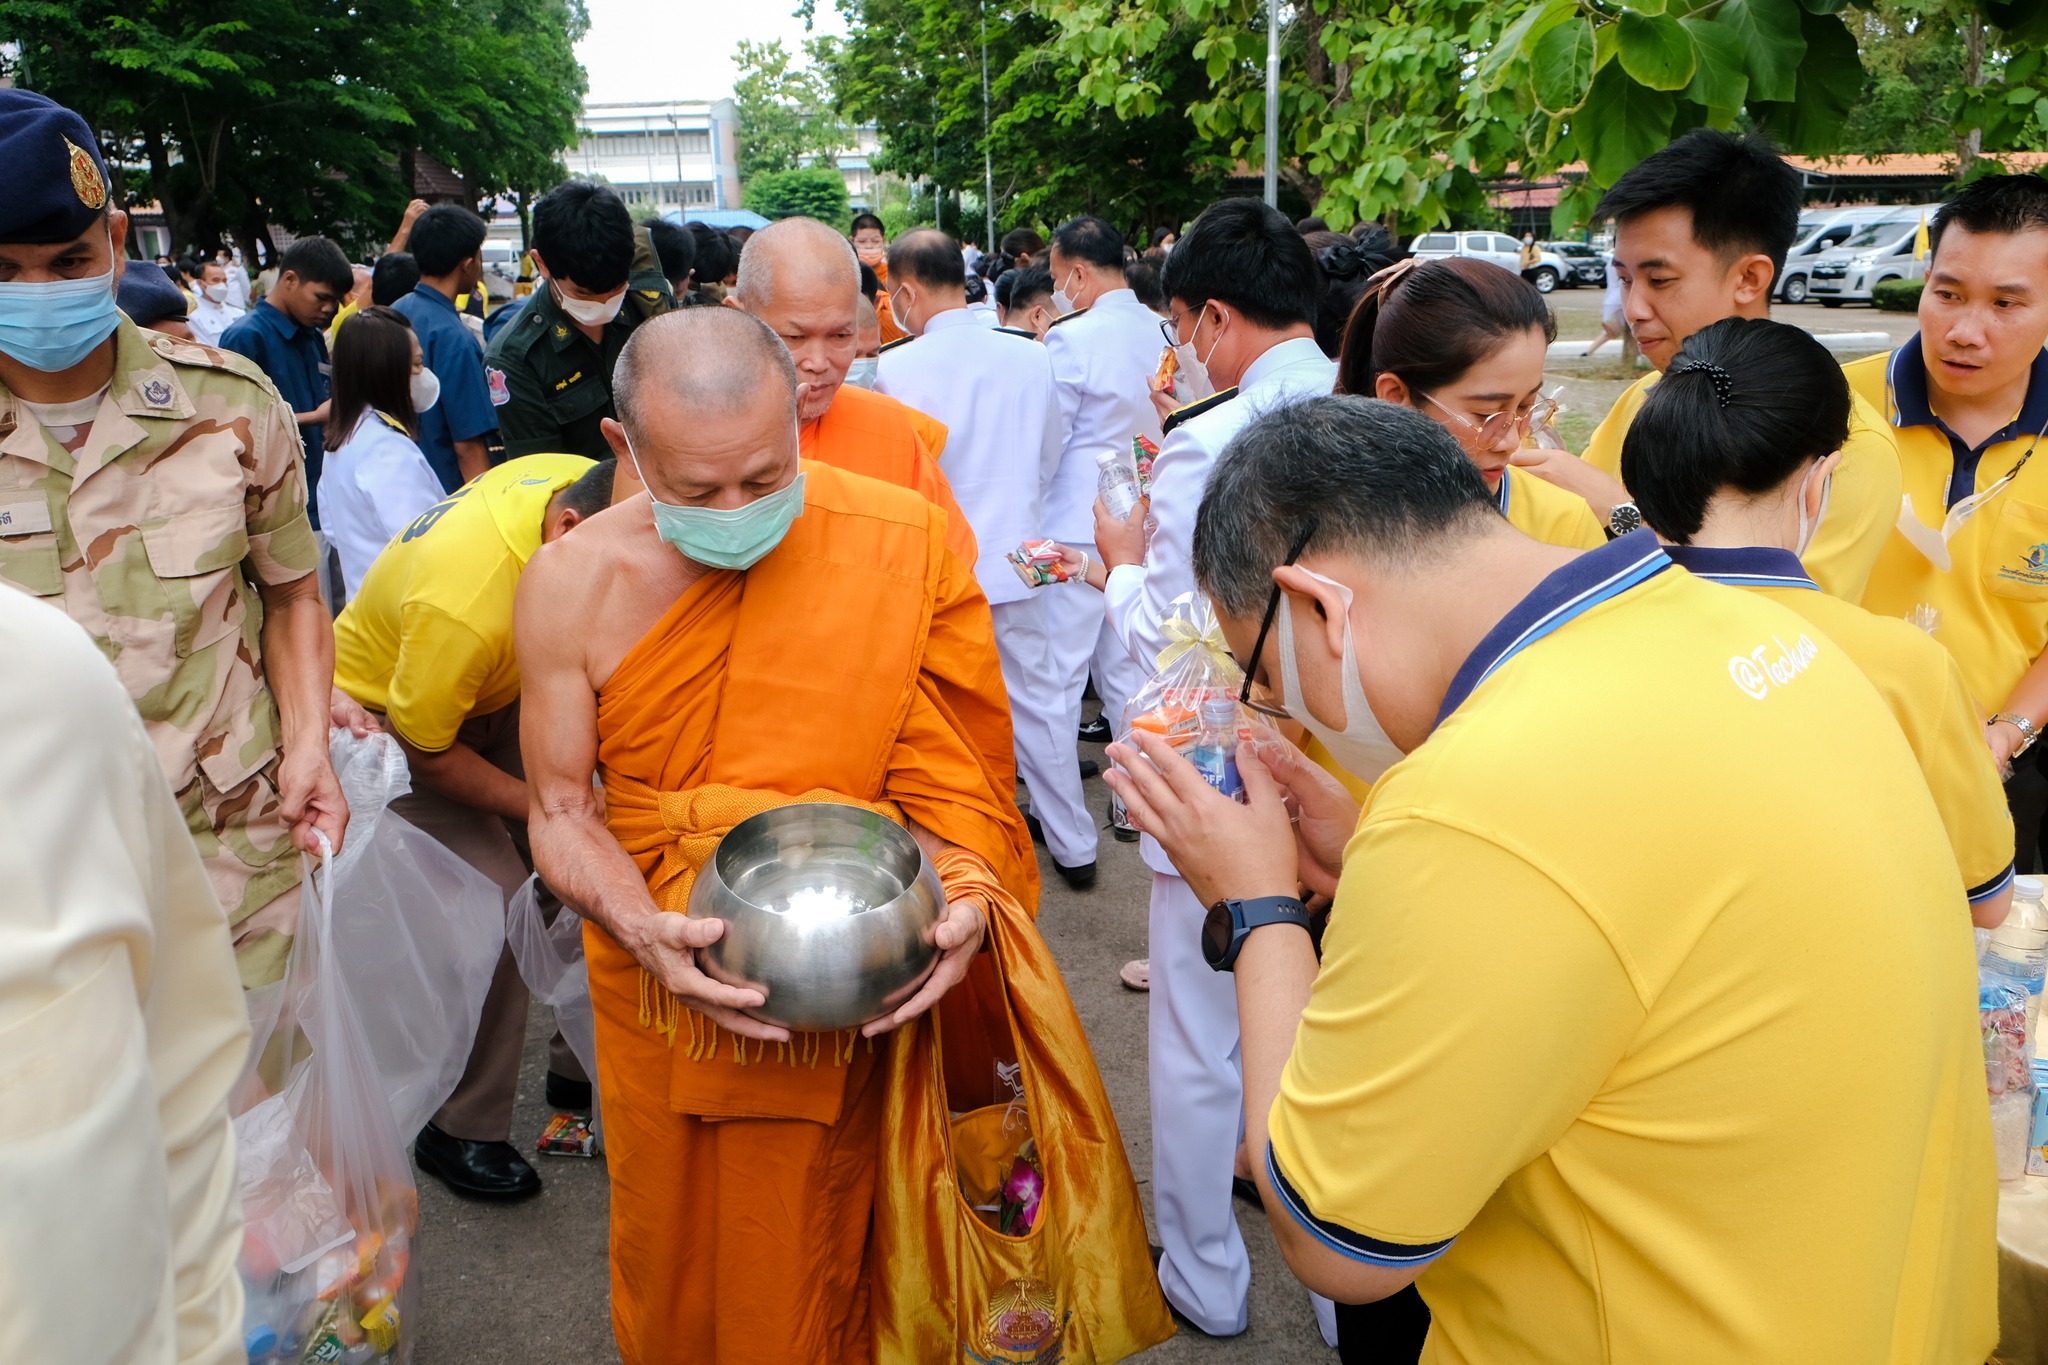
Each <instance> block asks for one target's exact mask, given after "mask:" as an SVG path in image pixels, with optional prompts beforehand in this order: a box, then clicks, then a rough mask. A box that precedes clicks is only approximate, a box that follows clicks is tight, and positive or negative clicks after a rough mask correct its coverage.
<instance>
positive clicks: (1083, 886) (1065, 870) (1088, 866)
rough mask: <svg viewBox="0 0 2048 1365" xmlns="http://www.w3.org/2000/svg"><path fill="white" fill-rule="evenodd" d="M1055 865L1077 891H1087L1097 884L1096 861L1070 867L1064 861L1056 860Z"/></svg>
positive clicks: (1068, 883) (1069, 884)
mask: <svg viewBox="0 0 2048 1365" xmlns="http://www.w3.org/2000/svg"><path fill="white" fill-rule="evenodd" d="M1053 867H1054V868H1055V869H1057V870H1058V872H1059V874H1060V876H1061V878H1063V879H1064V880H1065V881H1066V883H1067V885H1068V886H1071V887H1073V888H1074V889H1075V890H1076V891H1086V890H1087V889H1088V888H1089V887H1091V886H1093V885H1095V864H1094V863H1083V864H1081V865H1080V866H1079V867H1068V866H1066V865H1065V864H1064V863H1057V862H1056V863H1054V864H1053Z"/></svg>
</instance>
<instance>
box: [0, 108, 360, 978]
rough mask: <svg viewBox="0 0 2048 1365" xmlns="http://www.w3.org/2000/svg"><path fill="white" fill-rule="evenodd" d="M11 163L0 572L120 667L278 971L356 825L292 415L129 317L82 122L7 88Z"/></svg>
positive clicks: (2, 357) (230, 363)
mask: <svg viewBox="0 0 2048 1365" xmlns="http://www.w3.org/2000/svg"><path fill="white" fill-rule="evenodd" d="M0 165H5V166H7V167H8V168H9V172H10V173H9V182H10V191H9V195H8V196H7V197H6V198H5V199H0V284H4V285H7V286H9V287H8V288H6V289H0V583H4V584H7V585H9V586H11V587H12V588H16V589H19V590H21V591H23V592H26V593H30V594H32V595H34V596H36V597H40V598H42V599H43V600H44V601H46V602H49V603H51V604H52V605H54V606H56V607H58V608H59V609H61V610H63V611H64V612H66V613H67V614H68V615H70V616H71V618H72V619H73V620H75V621H77V622H78V623H79V624H80V625H82V626H84V627H85V628H86V630H87V631H89V632H90V633H91V634H92V636H93V638H94V640H96V641H97V642H98V644H99V647H100V649H101V650H102V651H103V652H104V653H105V654H106V655H107V657H108V658H109V659H111V660H112V661H113V663H114V667H115V669H116V670H117V671H118V672H119V674H120V677H121V681H122V683H123V684H124V685H125V686H126V687H127V689H128V693H129V695H130V696H131V697H133V698H134V699H135V704H136V707H137V708H138V709H139V710H140V712H141V713H142V719H143V721H144V723H145V726H146V728H147V730H148V732H149V736H150V738H151V740H153V741H154V743H155V745H156V751H157V757H158V758H159V759H160V760H161V761H162V764H163V770H164V773H165V774H166V776H167V777H168V778H169V779H170V784H171V788H172V790H173V791H174V792H176V794H177V798H178V803H179V805H180V807H181V808H182V809H183V811H184V814H185V820H186V823H187V825H188V826H189V827H190V828H191V831H192V836H193V838H194V840H195V841H196V842H197V843H198V846H199V852H200V855H201V857H202V858H203V859H204V860H205V863H206V867H207V871H208V874H209V876H210V878H211V880H212V883H213V889H214V891H215V893H216V894H217V895H218V896H219V897H220V900H221V904H222V905H223V906H224V907H225V908H226V910H227V914H228V921H229V923H230V925H232V926H233V928H234V937H235V946H236V955H237V958H238V960H239V962H240V966H241V970H242V980H243V984H244V985H245V986H255V985H261V984H264V983H266V982H268V981H273V980H276V979H277V978H278V977H279V976H281V975H282V973H283V969H284V957H285V951H286V949H287V948H288V946H289V943H290V932H291V929H292V927H293V925H294V923H295V921H296V907H297V896H296V894H295V892H296V888H297V886H298V882H299V859H298V850H299V849H301V848H304V849H312V848H315V847H317V840H316V836H315V833H314V831H315V829H316V828H318V829H320V830H322V831H324V832H325V833H326V834H327V835H328V837H329V838H330V839H331V840H332V841H333V842H334V844H335V845H336V846H337V847H339V846H340V843H341V836H342V833H343V830H344V828H345V826H346V822H347V818H348V814H347V808H346V806H345V805H344V804H343V801H342V798H341V791H340V787H339V785H338V784H337V782H336V781H335V777H334V772H333V769H332V768H331V766H330V765H329V763H328V760H327V727H328V720H329V715H330V698H331V689H332V685H333V675H334V635H333V628H332V625H331V623H330V621H329V620H328V616H327V611H326V607H325V605H324V603H323V602H322V601H321V598H320V592H319V588H318V585H317V579H316V578H315V577H314V575H313V569H314V567H315V563H316V549H315V542H314V538H313V531H312V527H311V525H310V524H309V523H308V521H307V518H306V488H305V475H304V471H303V469H302V467H301V459H300V446H299V438H298V432H297V430H296V429H295V427H294V424H293V420H292V414H291V412H290V411H289V410H288V409H287V408H286V407H285V406H284V404H283V403H282V401H281V400H280V399H279V398H278V396H277V393H276V391H275V390H274V389H273V388H272V387H271V386H270V383H269V381H268V380H266V379H265V378H264V376H263V373H262V371H260V370H258V369H257V368H256V366H255V365H253V364H252V363H250V362H249V361H246V360H244V359H242V358H241V357H240V356H236V355H231V354H228V353H226V352H223V351H217V350H213V349H210V348H208V347H203V346H200V345H197V344H196V343H193V342H189V341H181V340H178V339H176V338H172V337H168V336H164V335H162V334H161V333H156V332H147V331H144V330H142V329H140V328H138V327H136V326H135V325H134V324H133V323H131V322H129V321H128V320H127V319H126V318H125V317H123V316H122V315H121V314H120V313H119V312H117V311H115V308H114V304H113V299H114V292H113V291H114V287H115V285H116V284H117V283H118V280H119V277H120V274H121V264H122V248H123V246H124V244H125V241H126V237H127V216H126V215H125V214H123V213H122V212H120V211H119V210H118V209H109V208H108V207H107V181H106V169H105V166H104V164H103V163H102V162H101V160H100V157H99V150H98V143H97V141H96V140H95V138H94V137H93V135H92V132H91V130H90V129H89V128H88V127H87V126H86V124H85V123H84V121H83V120H81V119H80V118H79V117H78V116H77V115H76V114H74V113H72V112H71V111H69V110H67V109H64V108H62V107H61V106H58V105H56V104H53V103H51V102H50V101H49V100H47V99H45V98H43V97H42V96H40V95H35V94H31V93H29V92H27V91H22V90H0Z"/></svg>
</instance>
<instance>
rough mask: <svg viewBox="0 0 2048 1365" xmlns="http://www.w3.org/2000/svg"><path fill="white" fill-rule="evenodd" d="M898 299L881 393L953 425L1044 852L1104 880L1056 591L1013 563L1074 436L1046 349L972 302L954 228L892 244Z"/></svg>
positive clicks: (951, 458) (1082, 881)
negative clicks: (1060, 649)
mask: <svg viewBox="0 0 2048 1365" xmlns="http://www.w3.org/2000/svg"><path fill="white" fill-rule="evenodd" d="M889 306H890V311H891V315H892V316H893V317H894V318H895V319H896V323H897V325H898V326H900V327H902V328H903V329H904V330H905V331H907V332H909V333H910V336H909V337H908V338H905V339H902V340H899V341H895V342H892V343H890V344H889V345H887V346H884V347H883V348H882V365H881V371H880V373H879V375H878V376H877V377H876V380H875V388H876V391H877V392H880V393H885V394H887V395H889V396H890V397H891V398H895V399H898V400H900V401H902V402H905V403H908V404H909V405H910V406H911V407H913V408H916V409H917V410H918V411H920V412H924V413H929V414H930V415H931V416H933V417H936V418H938V419H939V420H940V421H941V422H944V423H945V424H946V427H947V429H948V431H949V432H950V435H949V436H948V437H947V439H946V450H945V453H944V455H942V456H941V457H940V459H939V468H940V469H941V470H943V471H944V472H945V475H946V479H947V481H948V482H950V483H951V484H952V485H953V496H954V498H955V499H956V500H957V501H958V502H959V504H960V507H961V509H962V510H963V511H965V512H966V514H967V520H968V522H969V523H970V524H971V525H972V526H973V527H974V537H975V541H976V543H977V545H978V546H979V548H980V558H979V559H978V560H977V561H976V563H975V568H974V574H975V578H976V579H977V580H978V581H979V582H980V584H981V590H982V592H983V593H984V594H985V595H986V596H987V597H988V601H989V612H990V614H991V615H992V616H993V617H994V618H995V627H996V650H997V652H998V653H999V654H1000V655H1001V656H1002V663H1003V683H1004V686H1005V687H1006V688H1007V690H1008V691H1009V694H1010V724H1011V729H1012V732H1013V734H1014V735H1015V738H1016V744H1017V771H1018V773H1019V775H1021V776H1022V777H1023V779H1024V785H1025V786H1026V787H1027V788H1028V789H1029V790H1030V792H1031V809H1032V813H1033V814H1034V815H1035V816H1036V817H1037V819H1038V822H1039V825H1040V826H1041V828H1042V829H1043V830H1044V832H1045V844H1046V848H1047V849H1048V850H1049V851H1050V852H1051V854H1052V859H1053V863H1054V865H1055V866H1056V867H1058V869H1059V871H1060V875H1061V876H1062V877H1064V878H1065V879H1066V881H1067V883H1068V884H1069V885H1070V886H1074V887H1084V886H1088V885H1091V884H1092V883H1093V882H1094V880H1095V843H1096V840H1095V822H1094V820H1093V819H1092V818H1090V816H1089V814H1088V807H1087V804H1086V802H1085V801H1084V800H1083V798H1082V795H1081V772H1080V767H1079V756H1078V751H1077V750H1076V748H1075V741H1074V722H1073V721H1072V720H1071V719H1070V718H1069V717H1068V715H1067V711H1066V707H1065V705H1064V703H1063V702H1062V700H1061V698H1062V695H1063V684H1062V677H1061V675H1060V673H1059V666H1058V664H1057V662H1056V660H1055V658H1054V654H1053V648H1052V640H1051V638H1050V635H1049V633H1048V624H1047V619H1046V611H1045V604H1044V601H1043V597H1044V593H1043V592H1038V593H1034V591H1033V590H1032V589H1030V588H1027V587H1025V586H1024V582H1023V580H1022V579H1020V578H1018V577H1017V574H1016V571H1015V570H1014V569H1012V568H1011V567H1010V564H1009V562H1008V560H1006V559H1005V558H1004V556H1005V555H1007V554H1008V553H1009V552H1010V551H1011V550H1014V549H1016V548H1017V546H1018V545H1020V544H1021V543H1023V542H1024V541H1026V540H1031V539H1036V538H1038V537H1041V536H1043V535H1045V533H1046V532H1045V496H1046V490H1047V489H1048V488H1049V487H1051V485H1052V481H1053V476H1054V474H1055V473H1056V472H1057V471H1058V469H1059V463H1060V452H1061V450H1062V448H1063V447H1064V445H1065V440H1064V432H1063V430H1062V428H1061V425H1060V404H1059V398H1058V396H1057V394H1056V393H1055V392H1054V385H1053V377H1052V362H1051V361H1050V360H1049V359H1047V357H1046V353H1045V348H1044V347H1042V346H1036V345H1033V344H1032V343H1031V342H1030V341H1028V340H1026V339H1025V338H1023V337H1018V336H1012V335H1010V334H1008V333H1005V332H999V331H997V330H996V326H995V317H994V315H993V314H990V313H983V312H976V311H973V310H970V309H969V308H968V307H967V271H966V267H965V266H963V265H962V264H961V261H960V248H959V247H958V246H956V245H955V244H954V242H953V239H952V238H951V237H948V236H947V235H946V234H945V233H943V232H938V231H935V230H932V229H923V230H920V231H917V232H909V233H905V234H904V235H903V236H901V237H898V238H897V239H896V240H895V241H894V242H891V243H890V244H889Z"/></svg>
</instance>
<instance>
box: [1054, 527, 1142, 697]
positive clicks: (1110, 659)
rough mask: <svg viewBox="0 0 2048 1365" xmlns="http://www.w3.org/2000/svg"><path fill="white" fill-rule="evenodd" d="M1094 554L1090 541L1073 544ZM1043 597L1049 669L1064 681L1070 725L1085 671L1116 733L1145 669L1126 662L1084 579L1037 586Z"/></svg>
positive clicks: (1097, 594)
mask: <svg viewBox="0 0 2048 1365" xmlns="http://www.w3.org/2000/svg"><path fill="white" fill-rule="evenodd" d="M1076 548H1078V549H1084V550H1086V551H1087V552H1088V553H1089V554H1090V555H1091V556H1092V555H1093V554H1094V553H1095V547H1094V546H1092V545H1083V546H1078V547H1076ZM1039 592H1040V595H1041V596H1043V597H1044V599H1045V613H1046V629H1047V630H1048V631H1049V632H1050V633H1051V635H1052V652H1053V660H1054V668H1055V669H1056V671H1057V672H1058V673H1059V675H1060V677H1061V678H1062V679H1063V680H1064V681H1065V685H1066V693H1065V696H1066V698H1067V701H1068V705H1069V708H1070V709H1071V710H1072V712H1073V716H1074V728H1075V729H1076V730H1078V729H1080V727H1081V693H1082V692H1083V691H1084V690H1085V689H1086V687H1087V683H1088V675H1089V674H1090V673H1093V674H1094V675H1095V695H1096V696H1098V697H1100V698H1102V715H1103V719H1105V720H1107V721H1108V722H1109V728H1110V729H1111V731H1112V732H1114V733H1115V734H1118V735H1121V734H1122V733H1123V730H1124V705H1125V703H1127V702H1129V701H1130V699H1131V698H1132V697H1133V696H1135V695H1137V692H1138V689H1139V688H1141V687H1143V686H1144V685H1145V684H1146V682H1147V681H1148V680H1149V676H1148V674H1147V672H1146V670H1144V669H1142V668H1140V667H1138V665H1137V664H1136V663H1135V662H1133V661H1132V659H1131V652H1130V651H1129V650H1128V649H1125V648H1124V643H1123V641H1122V640H1119V639H1118V638H1117V634H1116V631H1115V630H1113V629H1112V628H1111V627H1110V624H1109V621H1108V619H1107V617H1106V616H1105V614H1104V612H1103V598H1102V593H1101V592H1100V591H1098V590H1097V589H1095V588H1091V587H1089V586H1088V585H1087V584H1086V583H1061V584H1056V585H1054V586H1052V587H1048V588H1041V589H1040V590H1039Z"/></svg>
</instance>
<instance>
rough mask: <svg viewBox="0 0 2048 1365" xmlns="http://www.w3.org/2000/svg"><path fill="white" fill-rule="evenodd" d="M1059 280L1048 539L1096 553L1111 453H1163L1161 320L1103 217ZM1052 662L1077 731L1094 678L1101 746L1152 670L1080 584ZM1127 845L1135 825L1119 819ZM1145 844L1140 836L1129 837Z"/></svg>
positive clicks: (1048, 603) (1084, 229)
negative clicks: (1156, 386) (1101, 469)
mask: <svg viewBox="0 0 2048 1365" xmlns="http://www.w3.org/2000/svg"><path fill="white" fill-rule="evenodd" d="M1052 278H1053V282H1054V287H1055V290H1056V291H1057V293H1058V294H1059V295H1061V296H1064V298H1065V299H1066V301H1067V302H1068V304H1069V305H1070V306H1071V311H1069V312H1067V313H1066V314H1064V315H1063V316H1061V317H1060V319H1059V320H1058V321H1057V322H1055V323H1054V324H1053V325H1052V327H1051V329H1050V330H1048V331H1047V332H1046V334H1045V353H1046V355H1047V356H1049V357H1051V359H1052V375H1053V380H1054V382H1055V383H1057V384H1058V385H1059V396H1060V419H1061V421H1062V422H1063V423H1064V424H1065V426H1066V429H1067V444H1066V449H1065V451H1064V453H1062V454H1061V456H1060V467H1059V473H1058V474H1056V475H1055V476H1054V477H1053V486H1052V490H1051V491H1050V492H1049V493H1047V494H1046V500H1045V534H1046V535H1048V536H1050V537H1052V538H1053V539H1054V540H1057V541H1059V542H1060V543H1062V544H1064V545H1071V546H1074V547H1076V548H1078V549H1082V550H1085V551H1086V552H1088V554H1089V555H1090V556H1093V555H1094V553H1095V490H1096V480H1097V477H1098V475H1097V465H1096V460H1097V458H1098V457H1099V456H1100V455H1101V454H1102V452H1103V451H1105V450H1113V451H1116V452H1117V453H1118V455H1119V457H1120V458H1122V459H1124V460H1126V461H1128V460H1130V459H1131V457H1132V456H1131V442H1132V438H1133V437H1137V436H1143V437H1144V438H1146V439H1147V440H1149V441H1151V442H1152V443H1153V444H1155V445H1157V444H1158V442H1159V440H1160V431H1159V412H1158V410H1157V409H1156V408H1155V407H1153V405H1152V391H1151V389H1150V387H1148V381H1149V380H1150V379H1151V377H1152V375H1153V373H1154V372H1155V371H1156V370H1157V369H1158V367H1159V352H1160V348H1161V347H1162V346H1163V345H1164V344H1165V339H1164V337H1163V336H1162V335H1161V334H1160V330H1159V315H1158V314H1157V313H1155V312H1153V311H1152V310H1151V309H1150V308H1147V307H1146V306H1145V305H1144V304H1142V303H1140V302H1139V301H1138V296H1137V295H1136V294H1135V293H1133V292H1132V291H1131V289H1130V287H1129V285H1127V284H1126V283H1125V282H1124V239H1123V238H1122V237H1121V236H1120V235H1118V233H1117V230H1116V229H1115V228H1113V227H1111V226H1110V225H1109V224H1108V223H1106V222H1104V221H1103V220H1102V219H1100V218H1093V217H1082V218H1075V219H1072V220H1071V221H1069V222H1066V223H1063V224H1061V225H1060V227H1059V229H1058V230H1057V231H1055V232H1054V233H1053V235H1052ZM1045 607H1046V615H1047V618H1048V619H1047V627H1048V630H1049V631H1050V633H1051V635H1052V641H1053V659H1054V663H1055V666H1056V667H1057V669H1058V671H1059V675H1060V677H1061V678H1062V679H1063V680H1064V686H1065V688H1066V691H1065V693H1064V695H1063V698H1062V700H1063V701H1064V702H1065V704H1066V706H1067V710H1068V713H1069V714H1070V715H1071V716H1072V717H1073V720H1074V724H1075V725H1076V727H1079V725H1080V719H1081V693H1082V691H1083V689H1084V688H1085V687H1086V686H1087V683H1088V675H1089V673H1090V672H1091V671H1092V672H1093V673H1094V675H1095V694H1096V695H1097V696H1099V697H1100V698H1102V716H1101V718H1100V719H1099V720H1098V721H1097V722H1096V726H1095V728H1094V729H1092V730H1089V731H1084V732H1083V734H1084V737H1085V738H1088V739H1091V740H1094V741H1096V742H1098V743H1100V742H1103V741H1106V740H1108V739H1109V738H1111V733H1110V732H1112V731H1114V730H1116V729H1118V728H1120V727H1121V725H1122V723H1123V715H1124V703H1126V702H1128V701H1129V700H1130V699H1131V696H1132V694H1133V693H1135V692H1136V691H1137V690H1138V689H1139V688H1140V687H1143V686H1144V685H1145V679H1146V677H1147V676H1148V675H1149V673H1150V670H1149V669H1145V668H1140V667H1139V666H1138V663H1137V661H1136V660H1134V659H1132V658H1131V652H1130V651H1129V650H1128V649H1126V648H1125V647H1124V644H1123V641H1122V640H1120V639H1119V638H1118V637H1117V635H1116V632H1115V631H1113V630H1111V629H1110V626H1109V622H1108V621H1107V620H1106V619H1105V617H1104V615H1103V601H1102V594H1101V592H1099V591H1098V590H1096V589H1095V588H1091V587H1089V586H1088V585H1087V584H1085V583H1074V584H1071V585H1069V586H1066V587H1062V588H1059V589H1057V590H1055V591H1051V592H1047V593H1046V594H1045ZM1112 824H1113V825H1115V826H1116V828H1117V832H1118V837H1120V838H1121V837H1124V830H1126V829H1128V828H1129V826H1128V825H1125V824H1123V822H1122V821H1120V820H1116V819H1114V818H1112ZM1130 837H1131V838H1136V837H1137V836H1136V834H1135V833H1133V834H1131V835H1130Z"/></svg>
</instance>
